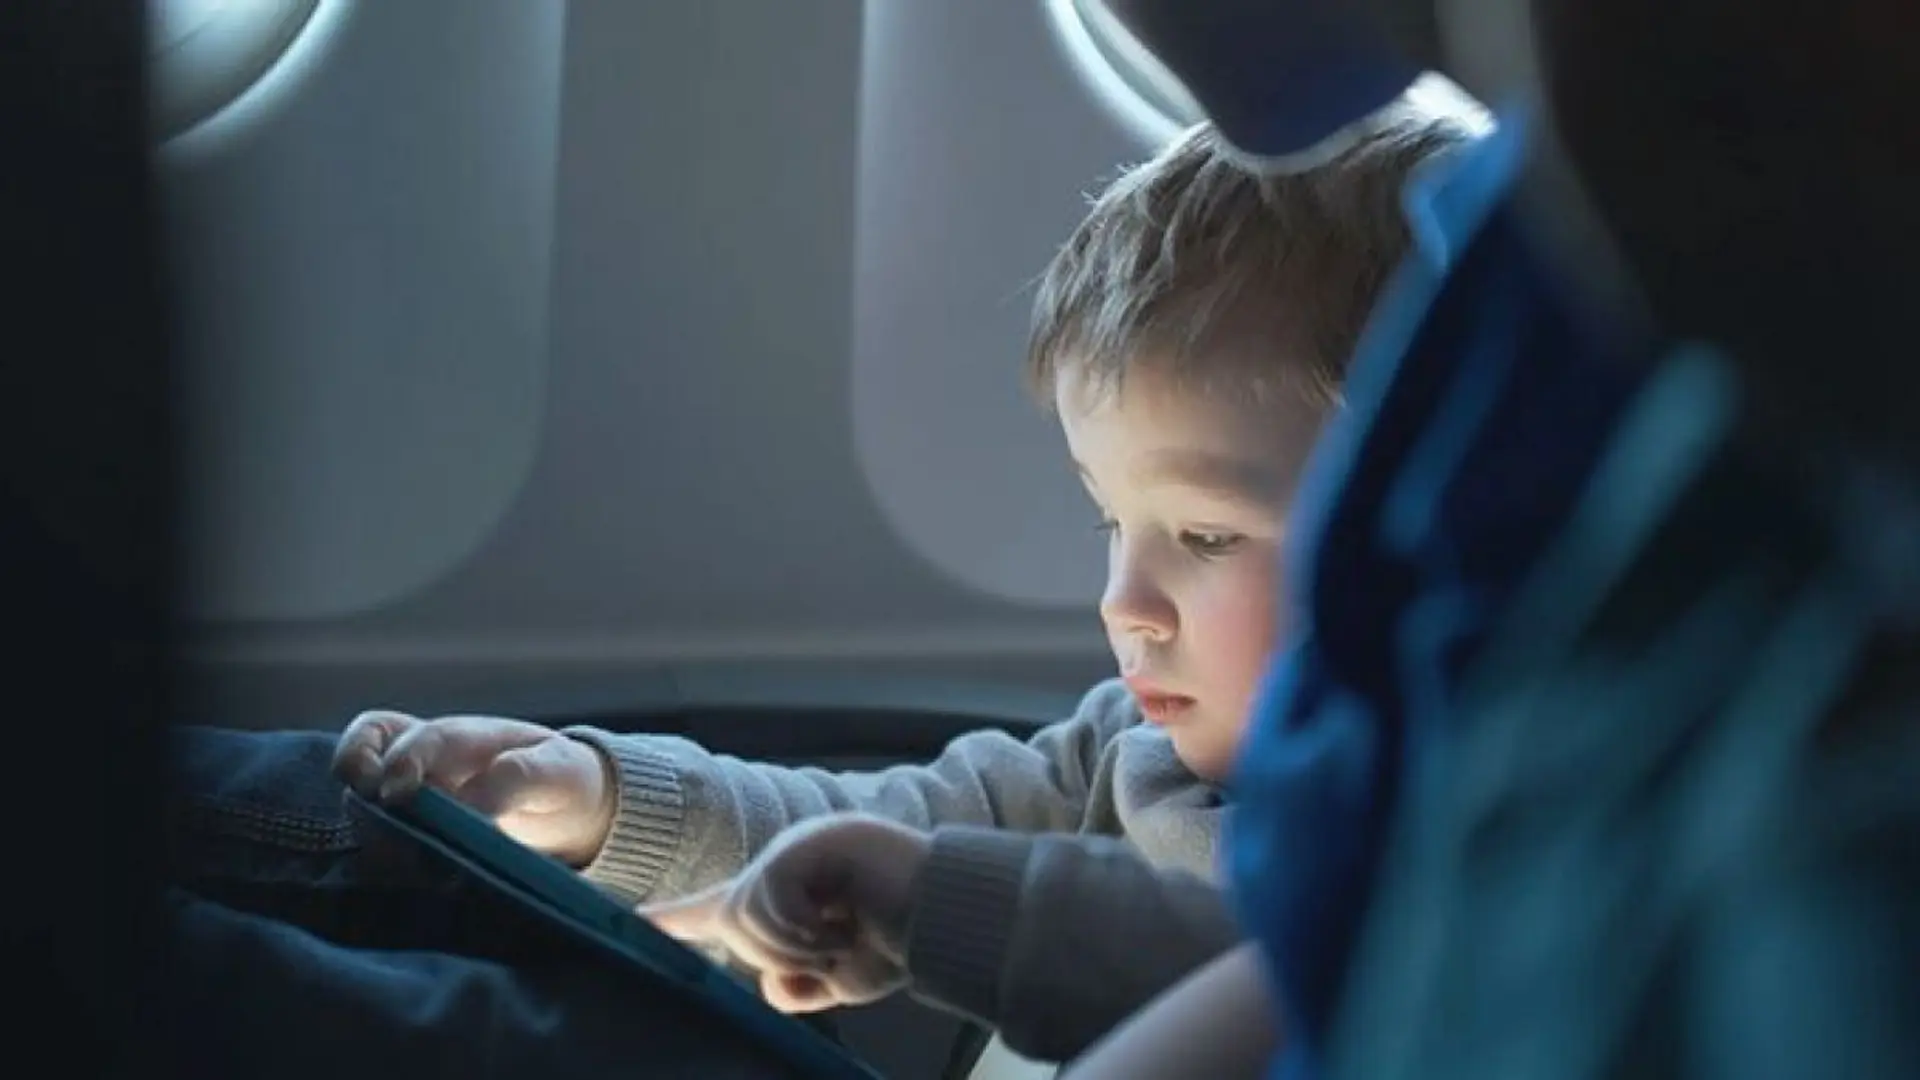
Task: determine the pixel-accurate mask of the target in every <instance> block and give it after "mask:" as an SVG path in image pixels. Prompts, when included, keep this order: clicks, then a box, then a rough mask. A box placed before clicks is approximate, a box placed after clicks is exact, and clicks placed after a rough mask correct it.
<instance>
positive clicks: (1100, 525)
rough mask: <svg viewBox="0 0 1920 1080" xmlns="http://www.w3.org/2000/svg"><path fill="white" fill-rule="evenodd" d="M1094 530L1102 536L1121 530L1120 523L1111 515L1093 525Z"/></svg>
mask: <svg viewBox="0 0 1920 1080" xmlns="http://www.w3.org/2000/svg"><path fill="white" fill-rule="evenodd" d="M1093 531H1094V532H1097V533H1099V534H1100V535H1101V536H1112V535H1113V534H1115V533H1117V532H1119V531H1120V523H1119V522H1117V521H1115V520H1113V519H1112V518H1109V517H1103V518H1101V519H1100V520H1099V521H1098V522H1096V523H1095V524H1094V526H1093Z"/></svg>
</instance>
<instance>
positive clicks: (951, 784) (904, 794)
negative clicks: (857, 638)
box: [567, 721, 1095, 903]
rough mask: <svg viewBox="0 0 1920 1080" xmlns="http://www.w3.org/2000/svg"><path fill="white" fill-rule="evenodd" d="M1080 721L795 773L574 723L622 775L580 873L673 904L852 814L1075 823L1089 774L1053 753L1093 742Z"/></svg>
mask: <svg viewBox="0 0 1920 1080" xmlns="http://www.w3.org/2000/svg"><path fill="white" fill-rule="evenodd" d="M1072 723H1073V722H1072V721H1069V722H1068V724H1063V725H1056V726H1055V727H1056V728H1058V729H1060V730H1059V731H1053V732H1049V733H1048V734H1045V735H1043V736H1042V737H1041V738H1037V739H1035V740H1034V741H1033V742H1032V743H1022V742H1020V741H1018V740H1016V739H1013V738H1011V737H1009V736H1007V735H1005V734H1003V733H1001V732H998V731H983V732H977V733H973V734H969V735H965V736H962V737H961V738H959V739H956V740H955V741H954V742H953V743H952V744H950V745H949V746H948V747H947V749H946V750H945V751H944V752H943V753H942V754H941V755H940V757H939V758H938V759H936V760H935V761H934V762H932V763H930V764H927V765H902V766H895V767H893V768H889V769H884V770H880V771H877V772H871V773H834V772H829V771H827V770H824V769H817V768H787V767H783V766H779V765H771V764H765V763H761V762H749V761H742V760H740V759H737V758H732V757H727V756H725V755H719V754H711V753H708V752H707V751H706V750H703V749H702V748H700V747H699V746H698V745H696V744H694V743H692V742H689V741H687V740H685V739H681V738H674V737H669V736H655V735H615V734H611V733H608V732H605V731H600V730H597V729H594V728H569V729H567V734H568V735H570V736H572V737H574V738H576V739H580V740H581V741H584V742H587V743H589V744H590V745H593V746H594V747H596V748H597V749H599V750H600V751H601V752H602V753H603V754H605V755H607V757H608V758H609V759H610V760H611V761H612V762H613V765H614V772H615V773H616V774H617V776H618V778H619V797H618V800H617V805H616V807H615V811H614V820H613V823H612V826H611V828H610V829H609V831H608V834H607V841H606V843H605V844H604V845H603V846H602V848H601V850H600V852H599V854H598V855H597V856H596V857H595V858H594V859H593V860H592V861H591V862H590V863H588V865H587V866H586V867H585V868H584V872H585V874H586V875H587V877H588V878H589V879H591V880H593V881H595V882H596V883H599V884H601V885H604V886H607V887H609V888H612V889H613V890H614V891H616V892H618V893H620V894H622V895H623V896H624V897H626V898H627V899H628V900H629V901H631V902H634V903H640V902H655V901H660V900H667V899H673V898H676V897H679V896H683V895H686V894H688V893H692V892H696V891H698V890H700V889H703V888H706V887H708V886H710V885H714V884H717V883H719V882H721V881H724V880H726V879H727V878H730V877H732V876H733V875H735V874H737V873H739V872H740V871H741V870H742V869H744V868H745V867H746V865H747V863H748V862H750V861H751V860H752V859H753V858H754V856H756V855H757V854H759V853H760V851H761V850H762V849H764V848H765V847H766V845H767V844H769V843H771V842H772V840H773V838H774V837H775V836H777V835H779V834H780V832H781V831H782V830H784V829H786V828H788V827H789V826H791V825H794V824H797V823H799V822H801V821H804V820H807V819H809V818H815V817H820V816H822V815H825V814H832V813H842V812H848V811H855V812H862V813H868V814H873V815H875V816H877V817H881V818H885V819H887V820H889V821H895V822H899V823H900V824H903V825H907V826H911V827H913V828H917V829H922V830H928V829H933V828H935V827H938V826H944V825H980V826H991V827H997V828H1011V829H1024V830H1070V829H1072V828H1074V827H1076V826H1077V824H1078V822H1079V819H1080V817H1081V815H1082V813H1083V811H1084V791H1083V790H1082V789H1081V787H1080V786H1079V785H1078V783H1077V782H1075V781H1074V780H1073V778H1075V777H1077V776H1079V775H1080V774H1081V773H1082V772H1083V770H1082V769H1081V768H1080V767H1079V763H1078V762H1074V763H1072V767H1063V765H1062V763H1061V762H1060V761H1059V760H1058V759H1057V755H1058V754H1060V753H1063V752H1065V753H1072V752H1075V751H1077V750H1078V749H1080V745H1081V744H1086V745H1089V746H1091V745H1093V743H1094V741H1095V740H1094V739H1093V738H1091V737H1084V738H1079V739H1074V738H1072V736H1073V735H1074V734H1075V732H1074V730H1073V729H1072V727H1071V726H1070V725H1071V724H1072ZM1063 736H1064V737H1063ZM1055 743H1058V744H1061V747H1062V748H1061V749H1056V748H1055V747H1054V746H1053V745H1052V744H1055ZM1063 777H1065V778H1068V781H1067V782H1066V783H1063V782H1062V778H1063Z"/></svg>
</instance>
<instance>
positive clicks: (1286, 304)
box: [1027, 110, 1469, 408]
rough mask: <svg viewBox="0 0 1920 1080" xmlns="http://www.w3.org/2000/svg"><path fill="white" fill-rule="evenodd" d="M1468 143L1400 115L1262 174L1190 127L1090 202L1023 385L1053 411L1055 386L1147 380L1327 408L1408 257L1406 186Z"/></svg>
mask: <svg viewBox="0 0 1920 1080" xmlns="http://www.w3.org/2000/svg"><path fill="white" fill-rule="evenodd" d="M1468 136H1469V129H1468V128H1467V126H1466V125H1465V124H1464V123H1462V122H1459V121H1456V120H1448V119H1441V118H1438V117H1436V116H1435V115H1433V114H1431V113H1420V114H1415V113H1413V112H1412V111H1411V110H1408V111H1405V112H1402V111H1398V110H1396V111H1395V112H1393V113H1391V114H1389V115H1386V116H1383V117H1382V119H1381V120H1380V122H1379V123H1378V124H1377V125H1376V126H1375V127H1374V128H1373V130H1371V131H1370V132H1369V133H1368V134H1367V135H1366V136H1365V137H1363V138H1362V139H1360V140H1359V141H1358V142H1357V143H1356V144H1355V145H1354V146H1352V147H1351V148H1349V149H1347V150H1345V151H1344V152H1342V153H1341V154H1339V155H1338V156H1336V157H1335V158H1333V159H1332V160H1330V161H1329V162H1327V163H1326V164H1325V165H1322V166H1319V167H1317V168H1314V169H1311V170H1308V171H1306V172H1302V173H1298V174H1293V175H1269V174H1261V173H1256V172H1254V171H1252V170H1250V169H1248V168H1247V167H1245V166H1243V165H1241V164H1239V163H1238V162H1237V161H1236V160H1235V157H1234V151H1233V149H1232V148H1231V147H1229V146H1227V145H1226V144H1225V143H1224V142H1223V141H1222V140H1221V138H1220V137H1219V135H1218V134H1217V133H1216V132H1215V131H1214V130H1213V128H1212V126H1211V125H1209V124H1200V125H1197V126H1195V127H1193V128H1190V129H1189V130H1188V131H1187V132H1186V133H1185V134H1183V135H1182V136H1181V137H1180V138H1178V139H1176V140H1175V141H1174V142H1173V144H1172V145H1170V146H1168V147H1167V148H1166V149H1165V150H1162V151H1161V152H1160V153H1159V154H1157V155H1155V156H1154V157H1153V158H1152V159H1151V160H1149V161H1147V162H1146V163H1144V164H1142V165H1139V166H1136V167H1134V168H1132V169H1130V170H1128V171H1126V172H1124V173H1122V174H1121V175H1120V177H1119V178H1118V179H1116V180H1115V181H1113V183H1112V184H1110V185H1109V186H1108V187H1107V189H1106V190H1105V191H1103V192H1101V193H1100V195H1099V196H1097V197H1096V198H1094V199H1093V200H1092V202H1093V206H1092V209H1091V210H1090V211H1089V212H1088V214H1087V216H1086V217H1085V218H1084V219H1083V220H1082V221H1081V222H1080V224H1079V225H1078V226H1077V227H1076V228H1075V229H1074V231H1073V234H1072V235H1071V236H1070V237H1069V238H1068V239H1067V242H1066V243H1065V244H1064V245H1063V246H1062V247H1061V248H1060V250H1059V252H1058V253H1057V254H1055V255H1054V257H1053V261H1052V262H1051V263H1049V264H1048V266H1047V269H1046V271H1045V272H1044V273H1043V274H1042V276H1041V278H1040V282H1039V287H1038V290H1037V295H1036V297H1035V300H1034V309H1033V332H1032V336H1031V338H1030V342H1029V346H1028V353H1027V376H1028V380H1029V383H1030V385H1031V388H1032V389H1033V391H1034V392H1035V394H1036V395H1037V396H1039V397H1040V398H1041V400H1042V401H1043V402H1045V403H1047V404H1048V405H1051V404H1052V402H1053V395H1054V391H1055V385H1056V382H1057V380H1058V378H1059V377H1060V375H1061V374H1063V373H1071V374H1073V375H1075V376H1076V377H1082V378H1085V379H1087V380H1088V382H1087V385H1088V386H1089V387H1090V388H1092V389H1095V390H1097V391H1100V392H1112V391H1115V390H1117V389H1118V387H1119V384H1120V382H1121V380H1122V378H1123V377H1124V376H1125V374H1126V373H1127V372H1128V371H1131V370H1138V369H1141V368H1143V367H1145V368H1150V369H1152V370H1155V371H1157V372H1159V373H1160V374H1162V375H1165V376H1169V377H1171V378H1172V379H1174V380H1175V381H1176V383H1177V385H1180V386H1182V387H1184V388H1190V389H1194V390H1198V391H1201V392H1203V393H1214V394H1218V393H1224V394H1229V395H1233V396H1235V397H1241V398H1244V397H1246V396H1248V395H1254V396H1256V397H1257V398H1259V399H1271V398H1272V397H1273V396H1274V395H1275V394H1277V393H1292V394H1295V395H1300V396H1304V397H1305V399H1306V400H1307V401H1308V402H1309V403H1310V404H1312V405H1314V406H1315V407H1317V408H1325V407H1330V406H1332V405H1333V404H1335V403H1337V402H1338V401H1339V400H1340V386H1341V383H1342V382H1343V380H1344V376H1345V373H1346V367H1347V362H1348V360H1349V359H1350V358H1351V355H1352V352H1353V348H1354V344H1355V341H1356V339H1357V338H1358V337H1359V334H1360V329H1361V327H1362V326H1363V325H1364V324H1365V322H1366V319H1367V316H1368V313H1369V312H1370V311H1371V310H1372V307H1373V303H1374V300H1375V297H1376V295H1377V294H1378V293H1379V291H1380V286H1381V285H1382V284H1383V283H1384V282H1385V280H1386V278H1387V276H1388V275H1389V274H1390V273H1391V272H1392V271H1393V269H1394V267H1395V266H1396V265H1398V264H1399V261H1400V258H1401V256H1402V255H1403V254H1404V253H1405V251H1406V249H1407V246H1408V229H1407V224H1406V219H1405V216H1404V214H1403V213H1402V210H1401V191H1402V188H1403V187H1404V185H1405V183H1406V180H1407V178H1408V176H1409V174H1410V173H1411V172H1412V171H1413V169H1414V168H1415V167H1416V166H1417V165H1419V164H1420V163H1422V162H1424V161H1426V160H1428V159H1429V158H1430V157H1432V156H1433V155H1434V154H1436V153H1438V152H1440V151H1442V150H1445V149H1448V148H1451V147H1454V146H1457V145H1459V144H1460V143H1462V142H1463V141H1465V139H1466V138H1468ZM1229 340H1230V341H1231V342H1232V343H1234V344H1236V345H1238V346H1240V347H1234V348H1229V347H1223V346H1224V345H1226V344H1227V342H1228V341H1229ZM1249 342H1250V343H1252V345H1254V346H1256V347H1252V348H1249V347H1246V346H1247V343H1249Z"/></svg>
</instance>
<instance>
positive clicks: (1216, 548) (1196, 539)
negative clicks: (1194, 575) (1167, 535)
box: [1180, 530, 1246, 559]
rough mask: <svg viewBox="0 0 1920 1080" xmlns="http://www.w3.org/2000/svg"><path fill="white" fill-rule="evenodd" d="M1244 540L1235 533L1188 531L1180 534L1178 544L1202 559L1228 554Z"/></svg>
mask: <svg viewBox="0 0 1920 1080" xmlns="http://www.w3.org/2000/svg"><path fill="white" fill-rule="evenodd" d="M1245 539H1246V538H1245V537H1243V536H1240V535H1239V534H1237V533H1226V532H1198V531H1195V530H1188V531H1186V532H1183V533H1181V534H1180V544H1181V546H1182V547H1185V548H1186V549H1187V550H1188V551H1191V552H1193V553H1194V554H1195V555H1198V556H1200V557H1201V558H1203V559H1211V558H1217V557H1219V556H1221V555H1226V554H1229V553H1231V552H1232V551H1233V549H1235V548H1237V547H1239V546H1240V544H1241V542H1242V541H1243V540H1245Z"/></svg>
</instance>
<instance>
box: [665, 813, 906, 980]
mask: <svg viewBox="0 0 1920 1080" xmlns="http://www.w3.org/2000/svg"><path fill="white" fill-rule="evenodd" d="M927 850H928V839H927V837H926V836H925V835H924V834H922V833H919V832H916V831H914V830H913V829H910V828H907V827H906V826H904V825H896V824H894V823H893V822H890V821H885V820H882V819H880V818H876V817H870V816H867V815H864V814H836V815H833V816H831V817H824V818H817V819H815V820H813V821H808V822H803V823H801V824H799V825H796V826H794V827H793V828H791V829H788V830H787V831H786V832H784V833H782V834H780V836H779V837H777V838H776V839H775V840H774V842H773V843H772V844H771V845H770V846H769V847H768V848H767V849H766V850H765V851H764V852H762V853H761V854H760V857H759V858H757V859H755V860H754V861H753V863H752V864H751V865H749V866H748V867H747V868H746V869H745V870H743V871H741V873H740V874H739V876H737V877H735V878H733V879H732V880H731V881H727V882H723V883H722V884H720V885H717V886H715V887H713V888H711V889H708V890H706V891H705V892H701V893H696V894H694V895H693V896H689V897H687V898H685V899H682V900H674V901H669V902H666V903H661V904H652V905H644V906H642V907H641V908H640V909H639V913H640V914H641V915H643V916H645V917H647V918H648V919H651V920H652V921H653V923H654V925H656V926H658V927H660V928H661V929H662V930H665V931H666V932H667V933H669V934H672V935H674V936H675V937H678V938H680V939H682V940H686V941H694V942H701V943H713V944H718V945H721V946H723V947H725V948H726V950H727V951H728V952H730V953H732V954H733V955H734V956H735V957H737V958H739V959H740V960H741V961H743V962H744V963H746V964H747V965H748V966H750V967H753V968H755V969H756V970H758V971H759V972H760V993H761V995H762V996H764V997H765V998H766V999H767V1001H768V1003H770V1004H771V1005H773V1006H774V1007H775V1008H777V1009H779V1010H780V1011H782V1012H789V1013H798V1012H816V1011H819V1010H821V1009H828V1008H833V1007H835V1006H839V1005H860V1004H865V1003H866V1002H869V1001H877V1000H879V999H880V998H883V997H885V996H887V995H888V994H890V993H892V992H894V991H895V990H898V989H900V988H901V987H903V986H904V985H906V965H905V959H906V958H905V956H904V951H905V943H906V935H907V922H908V910H907V909H908V905H909V902H910V900H911V896H912V891H913V883H914V879H915V878H916V877H917V876H918V875H919V872H920V867H921V866H922V865H923V864H924V863H925V862H926V859H927Z"/></svg>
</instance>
